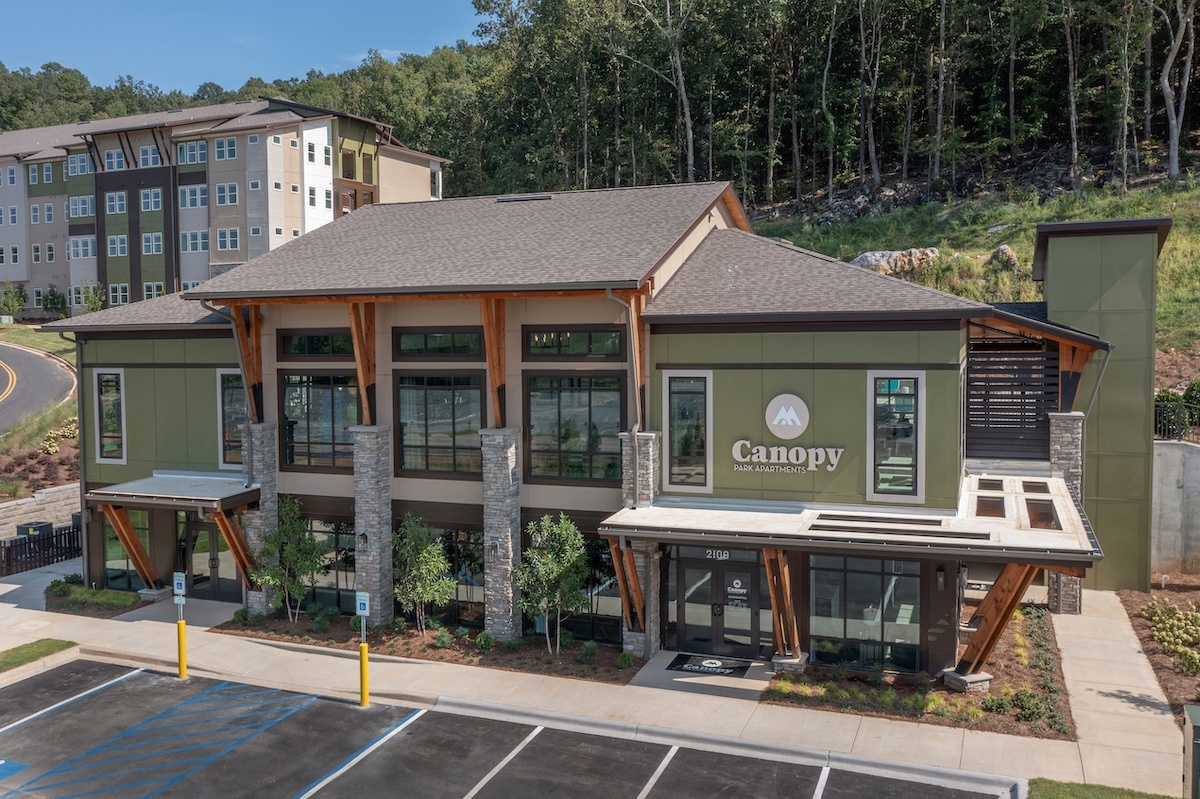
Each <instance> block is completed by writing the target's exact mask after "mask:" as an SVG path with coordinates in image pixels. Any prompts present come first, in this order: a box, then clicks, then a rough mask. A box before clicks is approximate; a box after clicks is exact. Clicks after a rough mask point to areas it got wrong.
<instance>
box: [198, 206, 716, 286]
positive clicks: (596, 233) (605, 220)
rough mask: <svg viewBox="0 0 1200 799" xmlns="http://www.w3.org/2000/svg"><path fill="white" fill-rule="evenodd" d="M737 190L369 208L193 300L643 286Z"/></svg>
mask: <svg viewBox="0 0 1200 799" xmlns="http://www.w3.org/2000/svg"><path fill="white" fill-rule="evenodd" d="M727 185H728V184H726V183H695V184H684V185H676V186H646V187H640V188H626V189H602V190H594V191H570V192H552V193H548V194H541V195H522V196H520V197H512V198H499V197H469V198H462V199H454V200H441V201H438V202H418V203H401V204H390V205H369V206H366V207H364V208H361V209H359V210H357V211H355V212H354V213H352V214H350V215H349V216H345V217H341V218H340V219H336V220H334V221H333V222H332V223H330V224H328V225H325V226H324V227H321V228H319V229H317V230H315V231H313V232H312V233H308V234H306V235H305V236H302V237H301V238H299V239H295V240H294V241H291V242H289V243H287V244H285V245H284V246H282V247H279V248H278V249H275V250H272V251H270V252H268V253H266V254H265V255H261V256H259V257H258V258H255V259H254V260H252V261H250V262H248V263H246V264H243V265H242V266H239V267H237V268H235V269H232V270H230V271H229V272H226V273H225V274H222V275H219V276H217V277H214V278H213V279H211V280H209V281H207V282H205V283H203V284H202V285H200V286H198V287H197V288H195V289H192V290H190V291H188V292H187V296H189V297H194V298H197V297H199V298H210V299H215V300H228V299H237V298H255V297H258V298H265V297H278V296H331V295H332V296H347V295H379V294H436V293H450V292H465V291H520V290H527V291H545V290H555V289H587V288H621V287H634V286H636V285H638V282H639V281H640V280H642V279H643V278H644V277H645V276H646V275H647V273H649V272H650V270H651V269H652V268H653V267H654V266H655V265H656V264H657V263H658V261H659V260H660V259H661V258H662V257H663V256H664V255H665V254H667V252H668V251H669V250H670V249H671V248H672V247H673V246H674V245H675V244H676V242H678V241H679V239H680V238H681V237H682V236H683V235H684V234H685V233H686V232H687V231H688V230H689V229H690V228H691V226H692V225H693V224H694V223H695V222H696V221H697V220H698V219H700V218H701V217H702V216H703V215H704V213H705V212H706V211H707V210H708V209H709V208H711V207H712V206H713V204H714V203H716V202H717V201H718V200H719V199H720V198H721V196H722V193H723V192H724V191H726V188H727ZM539 198H541V199H539Z"/></svg>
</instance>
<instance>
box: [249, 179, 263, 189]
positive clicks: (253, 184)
mask: <svg viewBox="0 0 1200 799" xmlns="http://www.w3.org/2000/svg"><path fill="white" fill-rule="evenodd" d="M249 188H250V191H258V190H259V189H261V188H262V181H261V180H252V181H250V186H249Z"/></svg>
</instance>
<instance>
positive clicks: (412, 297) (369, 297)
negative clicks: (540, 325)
mask: <svg viewBox="0 0 1200 799" xmlns="http://www.w3.org/2000/svg"><path fill="white" fill-rule="evenodd" d="M640 290H641V289H620V290H616V291H613V292H612V296H614V297H617V298H618V299H622V300H623V299H625V298H626V297H628V296H630V295H632V294H637V293H638V292H639V291H640ZM607 294H608V293H607V292H605V291H604V290H603V289H580V290H578V291H575V290H571V289H549V290H546V291H464V292H461V293H459V294H347V295H344V296H330V295H322V296H311V297H310V296H303V297H216V298H213V299H212V300H211V301H212V302H214V303H218V304H220V303H224V304H225V305H228V306H233V305H336V304H342V303H348V302H357V303H366V302H436V301H440V300H478V299H482V298H484V297H490V298H493V299H503V300H536V299H546V298H552V297H604V296H607Z"/></svg>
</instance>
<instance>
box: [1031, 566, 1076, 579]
mask: <svg viewBox="0 0 1200 799" xmlns="http://www.w3.org/2000/svg"><path fill="white" fill-rule="evenodd" d="M1039 568H1042V569H1045V570H1046V571H1048V572H1056V573H1058V574H1064V575H1066V576H1067V577H1080V578H1083V577H1086V576H1087V567H1086V566H1041V567H1039Z"/></svg>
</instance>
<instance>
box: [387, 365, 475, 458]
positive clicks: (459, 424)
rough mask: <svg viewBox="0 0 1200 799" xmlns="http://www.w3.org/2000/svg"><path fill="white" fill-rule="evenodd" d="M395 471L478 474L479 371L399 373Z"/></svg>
mask: <svg viewBox="0 0 1200 799" xmlns="http://www.w3.org/2000/svg"><path fill="white" fill-rule="evenodd" d="M396 423H397V425H396V426H397V441H398V444H397V445H398V446H399V454H398V456H397V457H396V471H397V473H400V472H439V473H442V472H448V473H457V474H480V473H481V472H482V471H483V455H482V450H481V449H480V438H479V430H480V428H481V427H483V426H484V422H483V376H482V375H480V374H463V375H400V376H399V377H398V378H397V386H396Z"/></svg>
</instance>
